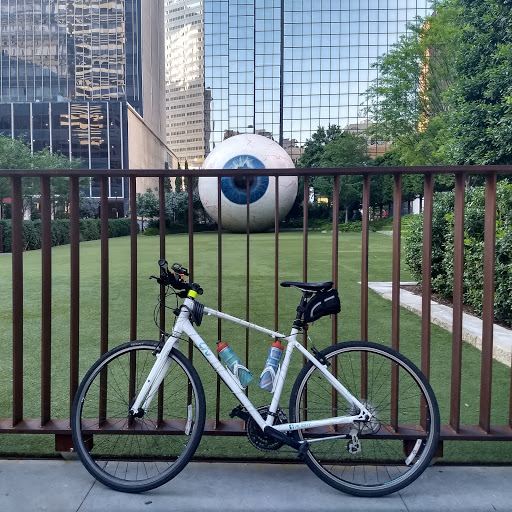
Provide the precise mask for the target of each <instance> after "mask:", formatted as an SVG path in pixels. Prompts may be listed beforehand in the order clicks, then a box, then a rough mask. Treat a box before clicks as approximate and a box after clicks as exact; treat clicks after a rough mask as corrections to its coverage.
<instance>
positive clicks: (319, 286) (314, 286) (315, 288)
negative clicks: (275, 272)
mask: <svg viewBox="0 0 512 512" xmlns="http://www.w3.org/2000/svg"><path fill="white" fill-rule="evenodd" d="M333 284H334V283H333V282H332V281H324V282H318V283H298V282H296V281H283V282H282V283H281V286H284V287H285V288H289V287H290V286H293V287H294V288H298V289H299V290H302V291H303V292H326V291H328V290H330V289H331V288H332V285H333Z"/></svg>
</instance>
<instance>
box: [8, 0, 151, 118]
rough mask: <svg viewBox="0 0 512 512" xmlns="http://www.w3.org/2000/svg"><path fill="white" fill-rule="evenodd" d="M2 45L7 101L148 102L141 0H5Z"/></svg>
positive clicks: (133, 104) (134, 104)
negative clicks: (144, 84) (144, 88)
mask: <svg viewBox="0 0 512 512" xmlns="http://www.w3.org/2000/svg"><path fill="white" fill-rule="evenodd" d="M0 44H1V60H0V101H2V102H5V101H55V100H57V99H59V98H69V99H71V100H77V101H94V100H112V99H118V100H126V101H129V102H130V104H131V105H132V106H133V107H135V108H136V109H137V110H140V108H141V104H142V101H141V100H142V73H141V61H140V59H141V34H140V0H117V1H116V0H82V1H71V0H1V2H0ZM140 114H142V112H140Z"/></svg>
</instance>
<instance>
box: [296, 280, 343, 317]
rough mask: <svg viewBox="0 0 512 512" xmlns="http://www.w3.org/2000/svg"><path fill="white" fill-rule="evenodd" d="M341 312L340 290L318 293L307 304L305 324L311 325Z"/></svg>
mask: <svg viewBox="0 0 512 512" xmlns="http://www.w3.org/2000/svg"><path fill="white" fill-rule="evenodd" d="M340 311H341V304H340V298H339V296H338V290H336V289H335V288H333V289H332V290H329V291H328V292H318V293H317V294H316V295H315V296H314V297H312V298H311V299H310V300H309V302H308V303H307V304H306V309H305V310H304V323H306V324H309V323H311V322H314V321H315V320H318V319H319V318H322V317H323V316H327V315H336V314H338V313H339V312H340Z"/></svg>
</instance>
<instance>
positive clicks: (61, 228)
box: [0, 219, 130, 252]
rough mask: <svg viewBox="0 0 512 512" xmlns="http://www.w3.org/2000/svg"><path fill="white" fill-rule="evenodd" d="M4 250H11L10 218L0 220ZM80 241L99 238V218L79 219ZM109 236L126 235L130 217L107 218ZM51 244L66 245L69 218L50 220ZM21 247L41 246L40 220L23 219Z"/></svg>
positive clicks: (37, 247) (31, 248) (26, 248)
mask: <svg viewBox="0 0 512 512" xmlns="http://www.w3.org/2000/svg"><path fill="white" fill-rule="evenodd" d="M0 225H1V226H2V241H3V250H4V252H11V251H12V227H11V221H10V220H0ZM79 229H80V241H81V242H86V241H89V240H99V239H100V237H101V220H100V219H80V224H79ZM108 232H109V235H108V236H109V238H115V237H119V236H128V235H129V234H130V219H109V221H108ZM51 236H52V246H57V245H66V244H69V242H70V230H69V220H67V219H55V220H52V222H51ZM23 248H24V250H26V251H30V250H34V249H40V248H41V221H40V220H35V221H32V220H25V221H23Z"/></svg>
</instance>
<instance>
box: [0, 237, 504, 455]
mask: <svg viewBox="0 0 512 512" xmlns="http://www.w3.org/2000/svg"><path fill="white" fill-rule="evenodd" d="M222 240H223V310H224V311H225V312H228V313H230V314H233V315H235V316H239V317H245V308H246V305H245V296H246V290H245V269H246V238H245V235H235V234H226V235H224V236H223V238H222ZM360 240H361V235H360V234H358V233H342V234H341V235H340V241H339V291H340V296H341V301H342V311H341V313H340V315H339V333H338V339H339V341H344V340H354V339H359V338H360V311H359V308H360V285H359V284H358V281H359V279H360V269H361V242H360ZM194 243H195V246H194V247H195V249H194V251H195V253H194V261H195V268H194V278H195V281H197V282H199V283H200V284H201V285H202V286H203V288H204V290H205V293H204V295H203V296H202V298H201V301H202V302H204V303H206V304H207V305H209V306H211V307H214V308H216V305H217V275H218V274H217V270H218V269H217V235H216V234H212V233H203V234H198V235H197V236H195V238H194ZM129 244H130V241H129V238H116V239H111V240H110V246H109V247H110V320H109V322H110V323H109V344H110V346H112V347H113V346H115V345H118V344H120V343H122V342H125V341H127V340H128V339H129V311H130V303H129V294H130V260H129ZM391 250H392V238H391V237H389V236H385V235H381V234H378V233H371V234H370V255H369V273H370V280H371V281H390V280H391V262H392V252H391ZM166 252H167V259H168V261H169V262H174V261H178V262H181V263H183V264H184V265H185V266H187V263H188V236H187V235H170V236H168V237H167V240H166ZM158 257H159V240H158V238H157V237H144V236H141V237H139V239H138V259H139V279H138V289H139V302H138V337H139V338H142V339H154V338H157V337H158V332H157V329H156V327H155V326H154V324H153V309H154V306H155V304H156V298H157V293H158V287H157V285H156V283H155V281H150V280H149V279H148V276H149V275H151V274H155V273H156V272H157V270H158V269H157V264H156V261H157V260H158ZM99 260H100V244H99V242H97V241H94V242H85V243H82V244H81V246H80V279H81V287H80V375H81V376H82V375H83V374H84V373H85V371H86V370H87V369H88V367H89V366H90V365H91V364H92V363H93V361H94V360H96V359H97V357H98V356H99V337H100V322H99V315H100V302H99V295H100V292H99V285H100V267H99ZM52 262H53V271H52V272H53V276H52V280H53V293H52V354H53V358H52V359H53V362H52V412H51V415H52V417H54V418H59V417H67V416H68V411H69V403H68V395H69V382H68V381H69V288H70V285H69V247H67V246H63V247H55V248H54V249H53V251H52ZM402 266H403V269H402V276H401V278H402V280H410V279H411V276H410V275H409V273H408V272H407V269H406V268H405V265H402ZM40 269H41V253H40V251H30V252H27V253H25V254H24V276H25V278H24V306H25V317H24V319H25V321H24V364H25V372H24V397H25V402H24V416H25V417H34V418H37V417H39V415H40V391H41V390H40V338H41V334H40V333H41V277H40V273H41V270H40ZM10 276H11V257H10V255H0V301H1V304H2V308H0V326H1V329H0V348H1V349H2V350H3V355H2V358H0V417H2V418H7V417H10V416H11V407H12V385H11V380H12V357H11V353H12V348H11V277H10ZM330 277H331V234H330V233H320V232H312V233H310V236H309V263H308V278H309V280H311V281H321V280H328V279H330ZM273 278H274V235H273V234H255V235H251V238H250V282H251V287H250V308H251V314H250V320H251V321H252V322H255V323H258V324H261V325H264V326H267V327H269V328H273V326H274V317H273V311H274V297H273V289H274V284H273ZM279 279H280V280H302V234H301V233H299V232H286V233H282V234H281V235H280V241H279ZM45 300H47V299H45ZM298 300H299V293H298V292H297V291H296V290H293V289H280V290H279V312H280V314H279V330H281V331H282V332H283V331H284V332H288V331H289V329H290V326H291V320H292V319H293V317H294V314H295V308H296V306H297V303H298ZM171 316H172V315H169V316H168V319H169V321H172V318H171ZM369 318H370V326H369V339H371V340H372V341H376V342H380V343H384V344H386V345H389V344H390V340H391V320H390V319H391V303H390V302H389V301H386V300H384V299H381V298H380V297H378V296H377V295H376V294H374V293H373V292H371V293H370V298H369ZM330 326H331V322H330V321H329V319H322V320H320V321H318V322H316V324H314V325H312V326H311V328H310V330H309V336H310V337H311V339H312V340H313V343H314V344H315V346H316V347H317V348H319V349H321V348H324V347H325V346H327V345H328V344H330V342H331V331H330ZM198 330H199V332H200V334H201V335H202V336H203V338H204V339H205V340H206V341H207V342H208V343H209V344H210V346H213V345H214V344H215V342H216V341H217V320H216V319H212V318H205V319H204V320H203V324H202V325H201V327H200V328H199V329H198ZM400 337H401V341H400V348H401V351H402V352H403V353H404V354H405V355H406V356H408V357H409V358H411V359H412V360H413V361H414V362H416V364H418V365H419V364H420V340H421V320H420V318H419V317H417V316H416V315H414V314H412V313H410V312H408V311H406V310H402V311H401V317H400ZM222 338H223V339H224V340H226V341H228V342H229V343H230V344H231V345H232V346H233V347H234V349H235V351H236V352H237V353H238V355H239V356H241V357H243V356H244V354H245V329H242V328H240V327H238V326H234V325H232V324H229V323H227V322H223V332H222ZM268 345H269V338H267V337H265V336H264V335H261V334H258V333H257V332H255V331H252V332H251V334H250V350H249V367H250V369H251V370H252V372H253V374H254V375H255V377H256V379H257V376H259V373H260V372H261V369H262V368H263V365H264V362H265V358H266V354H267V350H268ZM183 349H184V350H185V351H187V347H184V346H183ZM300 359H301V358H299V357H298V356H297V358H296V360H295V367H296V370H295V372H296V371H298V368H299V367H300V364H301V360H300ZM480 359H481V358H480V352H479V351H478V350H477V349H475V348H473V347H471V346H469V345H465V346H464V351H463V369H464V370H463V390H462V413H461V424H478V407H479V389H480V379H479V374H480ZM194 363H195V364H197V368H198V371H199V373H200V375H201V378H202V380H203V385H204V387H205V391H206V394H207V406H208V417H210V418H211V417H214V408H215V388H216V385H215V383H216V376H215V375H214V373H213V372H212V370H211V369H210V367H209V365H208V364H207V363H206V362H205V361H204V360H203V359H202V358H201V357H200V356H199V355H198V354H195V357H194ZM450 366H451V334H450V333H448V332H446V331H444V330H442V329H440V328H438V327H437V326H432V375H431V382H432V386H433V388H434V391H435V392H436V395H437V397H438V401H439V404H440V408H441V420H442V423H448V418H449V409H448V407H449V399H450V396H449V393H450ZM295 372H294V370H293V369H292V370H291V371H290V374H289V375H290V378H289V379H288V380H289V382H288V383H287V384H288V385H287V388H286V389H285V396H284V399H283V403H282V407H283V409H284V410H285V411H286V410H287V407H288V393H287V392H289V390H290V389H291V386H292V384H293V374H294V373H295ZM509 387H510V369H509V368H507V367H506V366H504V365H502V364H500V363H495V364H494V368H493V397H492V401H493V403H492V411H493V412H492V417H491V423H492V424H496V425H497V424H507V421H508V408H507V407H503V404H507V403H508V401H509V392H508V390H509ZM249 395H250V397H251V399H252V400H253V402H254V403H255V404H260V405H267V404H268V401H269V396H270V395H268V393H266V392H264V391H261V390H259V389H258V387H257V384H256V385H255V384H252V385H251V386H250V387H249ZM235 405H236V403H235V401H234V399H233V398H232V397H231V396H230V395H229V393H228V392H227V389H226V388H225V387H224V386H223V387H222V388H221V418H228V415H229V412H230V411H231V410H232V408H233V407H234V406H235ZM511 447H512V444H510V443H508V444H507V445H505V446H503V443H468V442H462V443H456V442H452V443H445V460H450V461H486V462H493V461H511V460H512V449H511ZM53 450H54V447H53V437H52V436H36V435H30V436H29V435H24V436H17V435H4V436H0V455H2V454H3V455H8V454H54V451H53ZM282 451H283V453H282V455H283V456H287V455H290V452H289V451H286V450H285V449H284V448H283V449H282ZM279 453H281V451H280V452H277V453H271V454H269V455H266V454H264V453H262V452H259V451H258V450H256V449H254V448H253V447H252V446H251V445H250V444H249V442H248V441H247V440H246V439H245V438H222V437H220V438H217V437H208V438H204V439H203V441H202V442H201V445H200V447H199V451H198V455H199V456H204V457H236V458H244V457H246V458H255V457H258V458H261V457H263V458H265V457H271V458H275V457H276V455H277V454H279Z"/></svg>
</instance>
